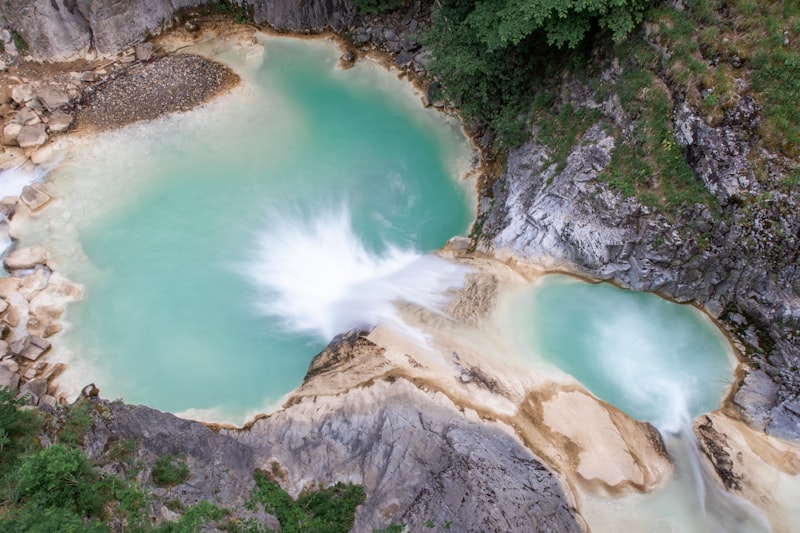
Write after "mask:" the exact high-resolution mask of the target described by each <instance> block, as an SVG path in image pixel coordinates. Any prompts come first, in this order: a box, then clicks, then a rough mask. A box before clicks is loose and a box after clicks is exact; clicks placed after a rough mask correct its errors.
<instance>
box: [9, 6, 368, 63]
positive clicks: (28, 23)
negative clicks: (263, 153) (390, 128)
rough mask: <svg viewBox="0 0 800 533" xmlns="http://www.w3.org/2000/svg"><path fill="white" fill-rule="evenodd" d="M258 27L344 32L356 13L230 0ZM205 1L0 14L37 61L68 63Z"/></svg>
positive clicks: (136, 37) (109, 50) (143, 33)
mask: <svg viewBox="0 0 800 533" xmlns="http://www.w3.org/2000/svg"><path fill="white" fill-rule="evenodd" d="M235 1H236V3H237V4H239V5H243V6H245V7H247V8H249V9H252V10H253V15H254V19H255V21H256V22H257V23H259V24H269V25H270V26H272V27H274V28H275V29H278V30H290V31H300V32H303V31H315V32H316V31H322V30H325V29H327V28H333V29H336V30H343V29H345V28H347V27H348V25H349V24H351V23H352V21H353V19H354V18H355V15H356V8H355V6H354V5H353V4H352V3H351V2H349V1H348V0H301V1H292V0H235ZM209 3H210V2H209V1H208V0H9V1H8V2H3V3H2V4H0V14H2V15H3V17H4V19H5V20H7V21H8V24H9V26H10V27H11V28H12V29H14V30H15V31H17V32H19V33H20V35H22V37H23V38H24V39H25V41H26V42H27V44H28V46H29V48H30V53H31V54H32V55H33V56H34V57H35V58H38V59H45V60H67V59H71V58H75V57H78V56H82V55H84V54H86V53H88V52H90V51H91V50H95V51H96V52H97V53H99V54H100V55H104V56H108V55H113V54H115V53H117V52H118V51H120V50H122V49H124V48H126V47H128V46H130V45H131V44H134V43H136V42H137V41H141V40H142V39H144V38H146V37H147V36H148V35H150V34H152V33H157V32H158V31H160V29H161V28H162V27H163V26H164V25H166V24H168V23H171V21H172V19H173V17H174V16H175V14H176V13H177V12H178V11H179V10H181V9H186V8H192V7H198V6H204V5H207V4H209Z"/></svg>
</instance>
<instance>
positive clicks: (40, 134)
mask: <svg viewBox="0 0 800 533" xmlns="http://www.w3.org/2000/svg"><path fill="white" fill-rule="evenodd" d="M46 142H47V130H46V126H45V125H44V124H33V125H31V126H22V129H21V130H20V132H19V134H18V135H17V144H19V145H20V147H21V148H36V147H38V146H41V145H43V144H44V143H46Z"/></svg>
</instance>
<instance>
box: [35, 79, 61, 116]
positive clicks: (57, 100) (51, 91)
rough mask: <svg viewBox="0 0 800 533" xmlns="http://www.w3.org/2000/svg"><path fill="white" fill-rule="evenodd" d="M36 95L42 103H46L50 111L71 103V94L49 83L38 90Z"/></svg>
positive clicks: (45, 105)
mask: <svg viewBox="0 0 800 533" xmlns="http://www.w3.org/2000/svg"><path fill="white" fill-rule="evenodd" d="M36 96H38V97H39V101H40V102H42V105H44V107H45V108H46V109H47V110H48V111H55V110H56V109H58V108H60V107H61V106H64V105H66V104H68V103H69V95H68V94H67V93H65V92H64V91H62V90H61V89H57V88H55V87H53V86H51V85H47V86H45V87H42V88H41V89H39V90H38V91H36Z"/></svg>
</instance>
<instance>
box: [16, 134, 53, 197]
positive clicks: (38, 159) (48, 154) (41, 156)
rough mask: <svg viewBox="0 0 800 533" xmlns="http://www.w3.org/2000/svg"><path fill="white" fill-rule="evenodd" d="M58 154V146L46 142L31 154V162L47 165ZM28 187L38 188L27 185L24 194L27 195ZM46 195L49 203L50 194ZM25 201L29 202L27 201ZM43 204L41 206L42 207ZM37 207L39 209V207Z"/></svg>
mask: <svg viewBox="0 0 800 533" xmlns="http://www.w3.org/2000/svg"><path fill="white" fill-rule="evenodd" d="M57 156H58V150H56V148H55V147H54V146H53V145H52V144H46V145H44V146H42V147H41V148H38V149H37V150H36V151H35V152H33V153H32V154H31V163H33V164H34V165H39V166H41V165H46V164H48V163H52V162H53V161H55V159H56V157H57ZM28 188H30V189H33V190H36V189H35V188H34V187H30V186H25V187H24V188H23V190H22V194H23V195H25V189H28ZM39 192H40V193H41V191H39ZM41 194H45V193H41ZM46 196H47V199H46V200H45V202H44V203H47V202H49V201H50V196H49V195H46ZM25 203H26V204H28V202H27V201H26V202H25ZM44 203H43V204H41V205H44ZM41 205H40V206H39V207H41ZM28 207H31V206H30V204H28ZM36 209H38V207H37V208H36Z"/></svg>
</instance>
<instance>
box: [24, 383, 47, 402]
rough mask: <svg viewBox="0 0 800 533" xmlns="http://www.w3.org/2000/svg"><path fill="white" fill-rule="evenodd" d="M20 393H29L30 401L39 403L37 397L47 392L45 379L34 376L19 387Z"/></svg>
mask: <svg viewBox="0 0 800 533" xmlns="http://www.w3.org/2000/svg"><path fill="white" fill-rule="evenodd" d="M19 393H20V394H29V395H30V396H31V399H32V400H33V401H31V403H33V404H37V403H39V398H41V397H42V396H44V395H45V394H46V393H47V380H46V379H44V378H36V379H32V380H30V381H28V382H27V383H25V384H24V385H23V386H21V387H20V388H19Z"/></svg>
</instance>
